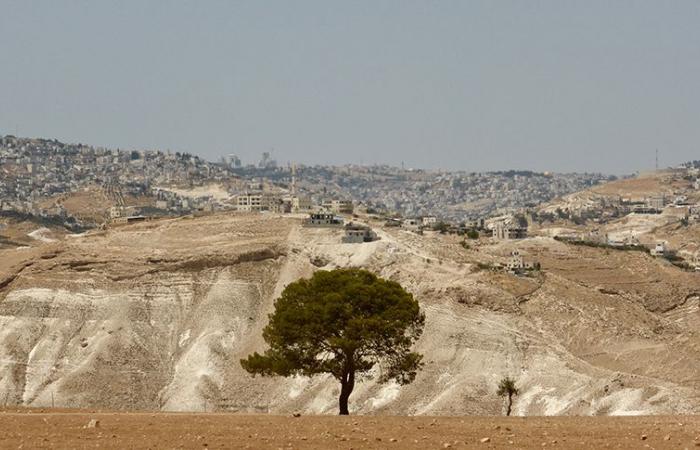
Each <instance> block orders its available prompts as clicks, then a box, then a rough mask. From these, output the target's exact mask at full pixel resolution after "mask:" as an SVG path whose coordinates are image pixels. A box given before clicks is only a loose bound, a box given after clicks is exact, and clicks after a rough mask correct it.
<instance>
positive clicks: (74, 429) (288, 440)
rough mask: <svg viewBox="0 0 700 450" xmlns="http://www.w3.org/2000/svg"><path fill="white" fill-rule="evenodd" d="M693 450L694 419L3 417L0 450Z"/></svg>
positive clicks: (33, 413) (699, 435) (699, 420)
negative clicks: (71, 449) (504, 449)
mask: <svg viewBox="0 0 700 450" xmlns="http://www.w3.org/2000/svg"><path fill="white" fill-rule="evenodd" d="M543 447H545V448H547V447H548V448H564V449H593V448H628V449H642V448H655V449H666V448H668V449H683V448H689V449H692V448H700V417H698V416H644V417H528V418H521V417H511V418H505V417H425V416H421V417H400V416H350V417H337V416H302V417H284V416H272V415H255V416H244V415H235V414H218V413H211V414H206V413H204V414H184V413H123V412H98V411H71V410H39V409H36V410H31V409H30V410H13V409H5V410H2V411H0V448H32V449H33V448H144V449H145V448H153V449H156V448H158V449H160V448H188V449H191V448H250V449H268V448H270V449H279V448H284V449H288V448H300V449H334V448H338V449H361V448H372V449H387V448H388V449H391V448H396V449H401V450H405V449H414V448H415V449H433V448H435V449H440V448H455V449H459V448H476V449H492V448H514V449H516V448H538V449H541V448H543Z"/></svg>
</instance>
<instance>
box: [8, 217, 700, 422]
mask: <svg viewBox="0 0 700 450" xmlns="http://www.w3.org/2000/svg"><path fill="white" fill-rule="evenodd" d="M373 226H374V227H375V230H376V231H377V232H378V234H379V236H380V238H381V239H380V240H378V241H376V242H371V243H364V244H341V243H340V238H341V236H342V230H337V229H336V230H333V229H314V228H303V227H302V226H301V220H300V218H297V217H290V216H277V215H273V214H260V215H241V214H218V215H210V216H205V217H198V218H192V217H184V218H179V219H169V220H159V221H153V222H144V223H140V224H135V225H128V226H122V227H117V228H112V229H107V230H104V231H98V232H89V233H86V234H82V235H68V236H65V237H60V238H58V239H56V240H55V241H53V240H37V239H35V240H33V241H31V245H27V246H25V247H23V248H4V249H1V250H0V397H1V398H0V401H3V402H4V403H5V404H6V405H8V406H10V405H26V406H41V407H47V406H52V405H53V406H56V407H59V406H60V407H92V408H112V409H120V410H132V409H142V410H143V409H150V410H166V411H214V410H216V411H236V412H247V413H256V412H274V413H284V414H286V413H290V412H295V411H299V412H302V413H305V414H310V413H334V412H335V410H336V405H337V395H338V390H339V389H338V386H337V384H336V382H335V381H334V380H332V379H329V378H315V379H306V378H295V379H266V378H260V377H257V378H252V377H251V376H249V375H248V374H247V373H245V372H244V371H243V370H242V369H241V367H240V365H239V363H238V361H239V359H240V358H241V357H243V356H245V355H247V354H249V353H250V352H253V351H256V350H257V351H261V350H263V349H264V342H263V341H262V339H261V330H262V327H263V326H264V325H265V324H266V321H267V314H268V313H269V312H271V310H272V303H273V300H274V298H275V297H276V296H277V295H278V294H279V293H280V292H281V290H282V289H283V288H284V286H285V285H286V284H288V283H289V282H291V281H293V280H295V279H297V278H299V277H304V276H309V275H310V274H311V273H312V272H313V271H314V270H319V269H324V268H326V269H330V268H335V267H350V266H353V267H365V268H368V269H370V270H373V271H375V272H377V273H379V274H380V275H381V276H384V277H388V278H391V279H395V280H397V281H398V282H400V283H401V284H402V285H403V286H405V287H406V288H407V289H408V290H410V291H411V292H412V293H413V294H414V295H415V296H416V298H417V299H418V300H419V302H420V303H421V306H422V308H423V309H424V311H425V313H426V316H427V322H426V328H425V332H424V334H423V337H422V338H421V340H420V342H419V345H418V349H419V351H421V352H422V353H424V354H425V362H426V365H425V368H424V370H423V371H422V372H421V373H420V374H419V375H418V377H417V379H416V381H415V382H414V383H413V384H411V385H409V386H405V387H399V386H398V385H394V384H388V385H377V384H376V383H375V382H374V381H372V380H368V381H365V382H363V383H361V384H359V385H358V387H357V388H356V391H355V392H354V393H353V396H352V397H351V411H353V412H360V413H365V414H374V413H377V414H378V413H386V414H420V415H424V414H430V415H453V414H501V413H502V407H503V402H502V399H500V398H499V397H497V396H496V394H495V391H496V386H497V383H498V380H499V379H501V378H502V377H503V376H505V375H510V376H513V377H515V378H516V379H517V380H518V385H519V387H520V395H519V396H517V397H516V398H515V404H514V414H516V415H567V414H592V415H597V414H607V415H620V414H667V413H680V414H685V413H699V412H700V375H699V374H700V360H699V359H698V358H697V355H698V352H699V351H700V336H699V335H698V332H697V330H698V325H700V304H699V298H700V276H698V275H697V274H695V273H692V272H687V271H683V270H681V269H679V268H677V267H674V266H672V265H670V264H667V263H665V262H663V261H660V260H658V259H654V258H652V257H651V256H649V255H647V254H644V253H641V252H624V251H609V250H607V249H601V248H589V247H585V248H584V247H580V246H573V245H570V244H565V243H562V242H558V241H555V240H554V239H552V238H549V237H534V238H529V239H525V240H521V241H508V242H504V243H493V242H491V241H490V240H489V239H482V240H480V241H473V242H470V245H469V246H468V247H469V248H464V247H463V246H462V245H460V241H461V238H457V237H450V236H443V235H440V234H431V233H426V234H425V235H423V236H419V235H417V234H415V233H411V232H408V231H405V230H401V229H391V228H386V229H384V228H382V227H381V226H380V225H379V224H373ZM516 249H517V250H519V251H520V253H521V254H522V255H524V257H525V258H528V259H535V260H537V261H538V262H540V263H541V266H542V269H541V270H539V271H536V272H533V273H531V274H530V275H529V276H515V275H511V274H508V273H504V272H502V271H497V270H494V269H493V267H494V265H496V264H497V263H504V262H506V261H507V260H508V257H509V255H510V253H511V252H512V251H513V250H516ZM377 370H378V371H379V370H381V368H378V369H377Z"/></svg>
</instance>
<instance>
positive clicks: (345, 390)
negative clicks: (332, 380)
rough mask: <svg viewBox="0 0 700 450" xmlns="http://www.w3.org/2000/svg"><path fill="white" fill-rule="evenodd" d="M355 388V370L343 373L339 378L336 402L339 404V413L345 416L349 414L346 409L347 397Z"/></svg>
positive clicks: (348, 397)
mask: <svg viewBox="0 0 700 450" xmlns="http://www.w3.org/2000/svg"><path fill="white" fill-rule="evenodd" d="M353 389H355V371H354V370H352V371H349V372H347V373H345V374H344V375H343V377H342V378H341V380H340V399H339V400H338V404H339V406H340V413H339V414H340V415H341V416H347V415H349V414H350V411H349V410H348V399H350V394H352V390H353Z"/></svg>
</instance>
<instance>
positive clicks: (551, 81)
mask: <svg viewBox="0 0 700 450" xmlns="http://www.w3.org/2000/svg"><path fill="white" fill-rule="evenodd" d="M0 56H1V58H2V60H1V61H2V63H1V64H0V134H15V133H16V132H17V133H19V134H20V135H22V136H37V137H47V138H57V139H59V140H63V141H68V142H84V143H88V144H93V145H102V146H108V147H120V148H128V149H162V150H167V149H171V150H173V151H189V152H192V153H196V154H199V155H201V156H203V157H205V158H207V159H210V160H215V159H217V158H219V157H220V156H222V155H227V154H237V155H239V156H240V157H241V158H242V159H243V160H244V162H253V161H257V160H258V159H259V155H260V153H261V152H263V151H270V150H271V149H274V150H273V157H274V158H276V159H277V160H278V161H279V162H281V163H286V162H288V161H298V162H303V163H323V164H329V163H332V164H341V163H364V164H373V163H389V164H393V165H397V166H398V165H400V164H401V162H404V163H405V165H406V167H422V168H448V169H464V170H469V171H483V170H498V169H510V168H517V169H533V170H541V171H544V170H551V171H578V172H582V171H600V172H605V173H627V172H632V171H635V170H641V169H650V168H653V167H654V151H655V149H656V148H658V149H659V155H660V164H661V165H662V166H665V165H670V164H677V163H679V162H682V161H685V160H689V159H700V2H698V1H696V0H691V1H682V0H673V1H668V2H666V1H643V0H639V1H623V0H616V1H590V0H581V1H576V2H574V1H561V0H556V1H490V0H486V1H466V0H464V1H446V0H442V1H420V2H416V1H409V0H397V1H382V0H378V1H329V0H319V1H303V0H302V1H287V0H284V1H253V0H250V1H190V2H185V1H142V0H139V1H112V2H109V1H96V2H89V1H60V0H51V1H37V0H35V1H23V0H17V1H8V0H0Z"/></svg>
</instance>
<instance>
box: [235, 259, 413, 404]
mask: <svg viewBox="0 0 700 450" xmlns="http://www.w3.org/2000/svg"><path fill="white" fill-rule="evenodd" d="M269 319H270V322H269V324H268V325H267V326H266V327H265V328H264V330H263V338H264V339H265V342H267V344H268V345H269V346H270V348H269V349H268V350H266V351H265V352H264V353H263V354H262V355H261V354H259V353H257V352H256V353H253V354H252V355H249V356H248V357H247V358H245V359H242V360H241V365H242V366H243V368H244V369H245V370H247V371H248V372H250V373H252V374H260V375H265V376H273V375H281V376H285V377H287V376H293V375H305V376H314V375H317V374H324V373H329V374H332V375H333V376H334V377H335V378H336V379H337V380H338V381H339V382H340V384H341V392H340V398H339V407H340V408H339V409H340V414H348V399H349V397H350V394H351V393H352V390H353V389H354V386H355V380H356V378H357V379H358V380H359V379H361V378H362V377H367V376H369V375H370V371H371V369H372V368H373V367H374V366H375V365H379V366H380V367H381V370H380V377H379V382H380V383H384V382H387V381H389V380H392V379H393V380H395V381H396V382H397V383H399V384H408V383H411V382H412V381H413V380H414V379H415V377H416V374H417V372H418V370H419V369H420V368H421V366H422V362H421V360H422V355H420V354H419V353H416V352H412V351H411V347H412V346H413V344H414V342H415V341H416V340H417V339H418V338H419V337H420V335H421V333H422V331H423V325H424V323H425V316H424V315H423V313H422V312H421V311H420V308H419V306H418V302H417V301H416V300H415V299H414V298H413V296H412V295H411V294H410V293H408V292H406V291H405V290H404V289H403V288H402V287H401V285H399V284H398V283H396V282H394V281H390V280H385V279H382V278H379V277H377V276H376V275H374V274H373V273H371V272H368V271H366V270H362V269H336V270H332V271H318V272H316V273H315V274H314V275H313V276H312V277H311V278H310V279H301V280H298V281H296V282H294V283H291V284H289V285H288V286H287V287H286V288H285V290H284V291H283V292H282V295H281V296H280V297H279V298H278V299H277V300H276V301H275V310H274V312H273V313H272V314H270V316H269Z"/></svg>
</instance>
